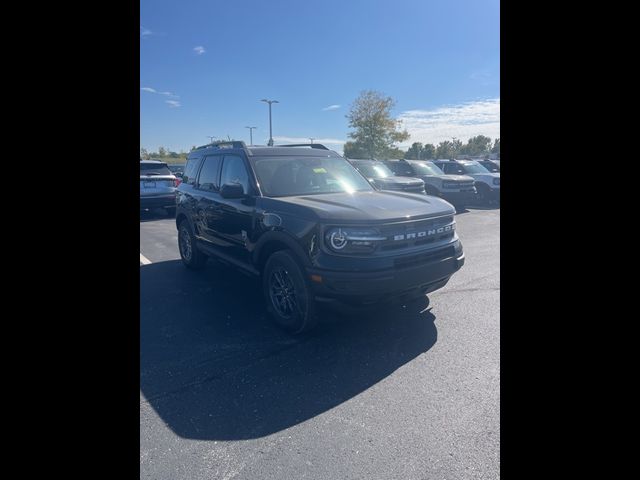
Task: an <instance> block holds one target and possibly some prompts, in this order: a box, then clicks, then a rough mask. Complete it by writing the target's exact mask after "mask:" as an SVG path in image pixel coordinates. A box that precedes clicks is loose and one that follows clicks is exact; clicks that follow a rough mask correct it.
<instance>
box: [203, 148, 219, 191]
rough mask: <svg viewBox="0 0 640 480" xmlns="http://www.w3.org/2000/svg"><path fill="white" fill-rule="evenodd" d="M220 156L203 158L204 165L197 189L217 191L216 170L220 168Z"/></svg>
mask: <svg viewBox="0 0 640 480" xmlns="http://www.w3.org/2000/svg"><path fill="white" fill-rule="evenodd" d="M221 158H222V157H221V156H220V155H210V156H208V157H204V163H203V164H202V168H201V169H200V176H199V177H198V188H201V189H202V190H218V187H219V185H218V168H219V167H220V159H221Z"/></svg>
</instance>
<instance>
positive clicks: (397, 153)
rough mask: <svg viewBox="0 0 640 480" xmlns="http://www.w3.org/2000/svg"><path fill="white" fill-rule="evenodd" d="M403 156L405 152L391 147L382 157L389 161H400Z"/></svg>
mask: <svg viewBox="0 0 640 480" xmlns="http://www.w3.org/2000/svg"><path fill="white" fill-rule="evenodd" d="M405 154H406V152H405V151H404V150H400V149H399V148H396V147H391V148H388V149H387V152H386V153H385V155H384V156H385V157H386V158H387V159H389V160H400V159H401V158H404V156H405Z"/></svg>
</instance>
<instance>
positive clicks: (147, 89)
mask: <svg viewBox="0 0 640 480" xmlns="http://www.w3.org/2000/svg"><path fill="white" fill-rule="evenodd" d="M140 90H142V91H143V92H149V93H155V94H157V95H164V96H166V97H173V98H180V97H179V96H178V95H176V94H175V93H171V92H159V91H158V90H156V89H155V88H151V87H142V88H141V89H140Z"/></svg>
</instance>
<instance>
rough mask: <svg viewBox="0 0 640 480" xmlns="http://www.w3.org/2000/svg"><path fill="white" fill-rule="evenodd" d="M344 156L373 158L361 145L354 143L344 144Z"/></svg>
mask: <svg viewBox="0 0 640 480" xmlns="http://www.w3.org/2000/svg"><path fill="white" fill-rule="evenodd" d="M343 155H344V156H345V157H347V158H371V157H370V156H369V154H368V153H367V151H366V150H365V149H364V148H363V147H362V146H361V145H356V143H354V142H347V143H345V144H344V147H343Z"/></svg>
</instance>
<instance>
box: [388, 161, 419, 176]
mask: <svg viewBox="0 0 640 480" xmlns="http://www.w3.org/2000/svg"><path fill="white" fill-rule="evenodd" d="M386 165H387V166H388V167H389V169H391V171H392V172H393V173H395V174H396V175H414V173H413V168H412V167H411V165H409V164H408V163H406V162H387V163H386Z"/></svg>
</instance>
